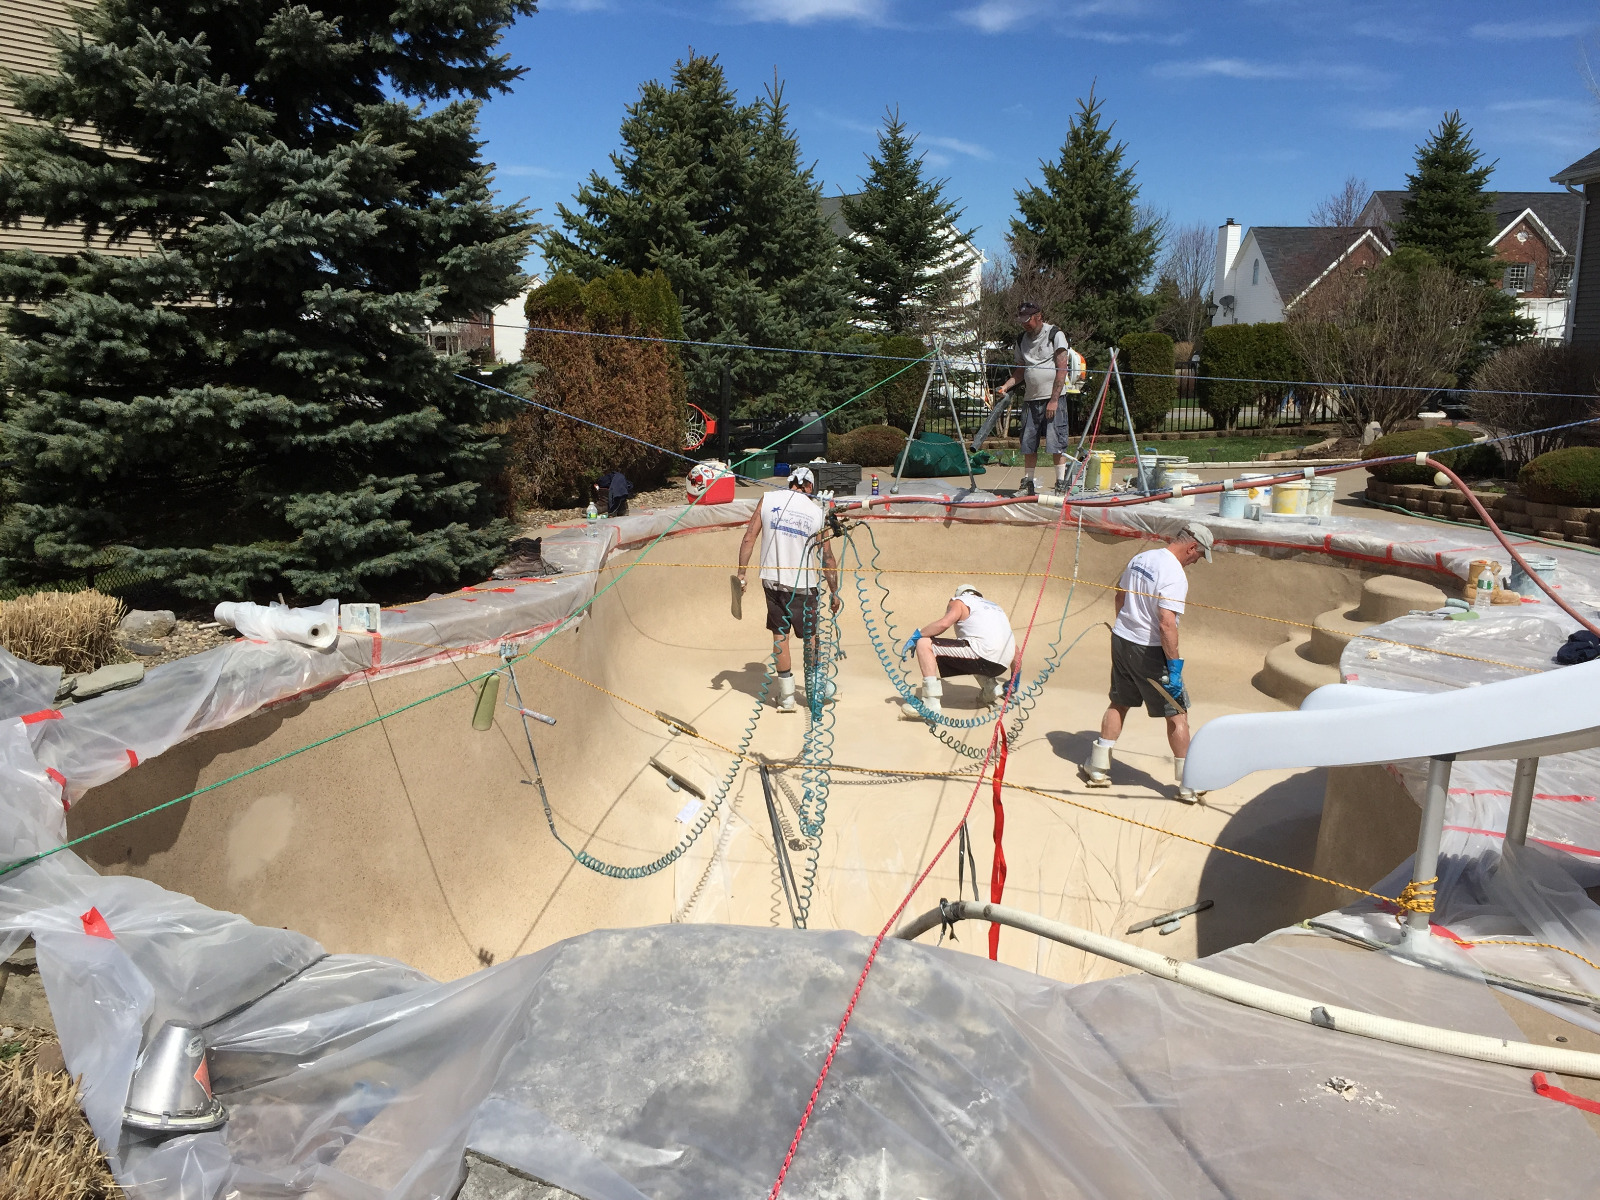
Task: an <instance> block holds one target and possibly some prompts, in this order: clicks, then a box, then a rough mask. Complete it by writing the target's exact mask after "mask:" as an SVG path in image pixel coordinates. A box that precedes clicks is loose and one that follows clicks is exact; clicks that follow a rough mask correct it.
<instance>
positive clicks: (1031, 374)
mask: <svg viewBox="0 0 1600 1200" xmlns="http://www.w3.org/2000/svg"><path fill="white" fill-rule="evenodd" d="M1065 349H1067V335H1066V334H1064V333H1062V332H1061V330H1059V329H1057V328H1056V327H1055V326H1054V325H1051V324H1049V323H1048V322H1047V323H1045V324H1043V325H1041V326H1039V332H1038V333H1029V332H1028V331H1027V330H1026V329H1024V330H1023V331H1022V336H1021V337H1019V338H1017V354H1018V355H1019V357H1018V359H1017V361H1018V362H1019V363H1021V364H1022V366H1023V371H1022V398H1023V399H1024V400H1048V399H1050V389H1051V388H1053V387H1054V386H1055V382H1056V353H1057V351H1060V350H1065Z"/></svg>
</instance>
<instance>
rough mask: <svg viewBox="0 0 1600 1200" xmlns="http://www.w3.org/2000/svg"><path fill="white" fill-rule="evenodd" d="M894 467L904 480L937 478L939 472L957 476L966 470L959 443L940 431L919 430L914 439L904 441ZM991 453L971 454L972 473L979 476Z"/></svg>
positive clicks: (965, 462) (939, 474)
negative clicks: (904, 443) (921, 431)
mask: <svg viewBox="0 0 1600 1200" xmlns="http://www.w3.org/2000/svg"><path fill="white" fill-rule="evenodd" d="M900 457H901V460H902V461H901V462H899V463H897V464H896V466H897V468H898V469H899V472H900V474H901V475H902V476H903V477H904V478H906V479H936V478H938V477H940V476H942V475H948V476H958V475H965V474H966V473H967V460H966V459H965V458H964V457H962V454H961V443H960V442H958V441H956V440H955V438H952V437H946V436H945V435H944V434H942V433H922V434H918V435H917V439H916V441H914V442H907V443H906V448H905V449H904V450H903V451H901V453H900ZM991 461H993V460H992V456H991V455H990V454H989V453H988V452H987V451H984V450H980V451H978V453H976V454H974V455H973V456H972V473H973V474H974V475H982V474H983V473H984V470H983V464H984V463H986V462H991Z"/></svg>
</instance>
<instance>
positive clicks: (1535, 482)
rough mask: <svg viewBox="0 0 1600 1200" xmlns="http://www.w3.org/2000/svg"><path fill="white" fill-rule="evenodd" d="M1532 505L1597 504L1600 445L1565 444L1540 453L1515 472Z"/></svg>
mask: <svg viewBox="0 0 1600 1200" xmlns="http://www.w3.org/2000/svg"><path fill="white" fill-rule="evenodd" d="M1517 482H1518V483H1520V484H1521V485H1522V494H1523V495H1525V496H1526V497H1527V498H1528V499H1529V500H1532V501H1533V502H1534V503H1535V504H1565V505H1571V506H1572V507H1574V508H1577V507H1583V508H1592V507H1597V506H1600V446H1568V447H1567V448H1566V449H1565V450H1552V451H1550V453H1548V454H1541V455H1540V456H1539V457H1538V458H1536V459H1534V460H1533V461H1532V462H1531V463H1529V464H1528V465H1527V466H1525V467H1523V468H1522V470H1521V471H1520V472H1518V474H1517Z"/></svg>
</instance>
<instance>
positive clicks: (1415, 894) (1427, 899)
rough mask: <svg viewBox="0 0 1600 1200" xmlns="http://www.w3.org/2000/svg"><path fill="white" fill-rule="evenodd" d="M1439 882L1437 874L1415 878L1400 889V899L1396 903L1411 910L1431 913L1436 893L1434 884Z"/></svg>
mask: <svg viewBox="0 0 1600 1200" xmlns="http://www.w3.org/2000/svg"><path fill="white" fill-rule="evenodd" d="M1438 882H1439V877H1438V876H1437V875H1435V876H1434V877H1433V878H1432V879H1413V880H1412V881H1411V882H1410V883H1408V884H1406V886H1405V887H1403V888H1401V889H1400V899H1399V900H1398V901H1396V903H1397V904H1399V905H1400V907H1401V908H1404V909H1408V910H1409V911H1411V912H1419V913H1431V912H1432V911H1433V900H1434V896H1435V895H1436V893H1435V891H1434V886H1433V885H1434V884H1436V883H1438Z"/></svg>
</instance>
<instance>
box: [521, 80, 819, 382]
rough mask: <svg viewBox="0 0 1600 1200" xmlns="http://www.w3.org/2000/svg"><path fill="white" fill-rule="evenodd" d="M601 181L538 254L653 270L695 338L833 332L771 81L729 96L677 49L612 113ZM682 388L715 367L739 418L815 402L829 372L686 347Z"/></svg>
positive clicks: (791, 343) (603, 268)
mask: <svg viewBox="0 0 1600 1200" xmlns="http://www.w3.org/2000/svg"><path fill="white" fill-rule="evenodd" d="M621 136H622V145H623V148H622V150H621V151H620V152H618V153H614V154H613V155H612V156H611V163H612V167H613V169H614V171H615V174H616V179H615V180H614V181H613V180H611V179H607V178H606V177H605V176H603V175H601V174H600V173H599V172H593V173H591V174H590V176H589V181H588V183H587V184H586V185H585V186H584V187H582V188H580V189H579V191H578V194H577V197H576V206H577V207H576V210H574V209H569V208H568V207H567V206H566V205H560V206H558V212H559V213H560V215H561V220H562V223H563V224H564V225H565V227H566V232H565V233H555V232H553V233H551V234H550V235H549V236H548V237H547V238H546V239H545V243H544V252H545V256H546V257H547V258H548V259H549V260H550V262H551V264H552V265H553V266H554V267H556V268H557V269H559V270H564V271H570V272H572V273H573V274H575V275H577V276H578V277H579V278H581V279H593V278H595V277H597V276H599V275H603V274H605V273H606V272H608V271H612V270H616V269H619V268H621V269H625V270H630V271H634V272H636V273H639V274H647V273H648V272H650V271H652V270H654V269H656V268H658V267H659V268H660V269H661V270H662V271H663V272H664V273H665V274H666V276H667V278H668V279H669V280H670V281H671V283H672V287H673V290H674V291H675V292H676V293H677V295H678V299H679V301H680V302H681V303H682V305H683V326H684V331H685V333H686V335H687V336H688V337H689V338H691V339H694V340H697V341H712V342H730V343H735V344H746V345H761V346H785V347H811V346H822V345H827V344H837V342H838V340H839V339H841V338H843V337H844V336H846V334H847V328H846V320H847V315H848V297H847V295H846V292H845V290H844V282H843V278H842V275H841V273H840V270H839V247H838V240H837V239H836V238H835V237H834V236H833V234H832V232H831V231H830V230H829V229H828V226H827V223H826V222H825V221H824V220H823V218H822V212H821V209H820V204H819V201H820V188H819V186H818V185H817V183H816V182H815V180H814V179H813V178H812V174H811V171H810V170H809V169H808V168H806V167H804V166H802V165H801V162H800V149H799V143H798V142H797V141H796V139H795V137H794V135H793V133H792V131H791V130H790V128H789V125H788V115H787V109H786V108H785V106H784V104H783V97H782V92H781V89H779V88H777V87H774V88H773V89H772V91H770V92H769V93H768V94H767V96H766V97H765V98H764V99H763V100H761V101H759V102H757V103H756V104H752V105H742V104H740V103H739V101H738V97H737V96H735V94H734V93H733V91H732V89H730V88H729V87H728V83H727V79H726V77H725V76H724V75H723V71H722V68H721V66H719V65H718V63H717V61H716V59H715V58H711V57H705V56H703V55H691V56H690V57H689V58H688V59H686V60H683V61H680V62H679V63H678V64H677V65H676V66H675V67H674V69H673V73H672V79H671V82H670V84H662V83H660V82H657V81H651V82H649V83H646V84H645V85H644V86H643V87H642V88H641V89H640V94H639V99H638V101H636V102H635V103H634V104H632V105H630V106H629V107H628V110H627V116H626V117H625V119H624V120H623V122H622V130H621ZM684 365H685V370H686V373H687V375H688V384H689V394H690V396H691V398H695V399H698V400H699V401H700V402H701V403H702V404H704V403H708V402H710V401H711V400H712V399H713V398H714V397H715V396H716V395H717V392H718V389H719V387H720V378H721V372H722V368H723V367H724V366H726V367H727V368H729V370H730V372H731V374H732V377H733V388H734V393H735V396H736V397H737V398H738V399H739V400H740V402H741V405H740V406H741V408H742V409H743V410H744V411H746V412H749V413H762V412H774V411H787V410H790V409H794V408H800V407H808V406H810V405H813V404H816V403H819V402H820V399H821V396H822V394H823V392H824V391H825V389H826V388H827V386H828V385H829V384H830V382H833V380H832V376H833V375H835V374H837V373H838V372H839V371H841V370H843V369H844V368H843V367H842V366H836V365H830V364H828V363H827V362H826V361H825V360H819V359H811V358H809V357H807V358H798V357H792V356H788V355H781V354H766V353H749V352H741V351H735V350H710V349H705V348H691V349H690V352H689V353H688V354H687V355H686V356H685V364H684Z"/></svg>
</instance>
